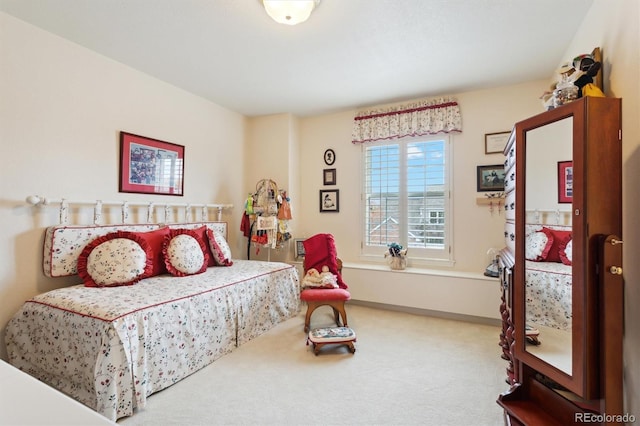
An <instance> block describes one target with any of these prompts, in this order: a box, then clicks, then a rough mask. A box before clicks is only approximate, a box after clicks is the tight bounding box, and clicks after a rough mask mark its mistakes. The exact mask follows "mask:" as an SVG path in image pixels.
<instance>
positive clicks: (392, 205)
mask: <svg viewBox="0 0 640 426" xmlns="http://www.w3.org/2000/svg"><path fill="white" fill-rule="evenodd" d="M365 155H366V159H365V164H366V166H365V168H366V170H365V176H366V186H365V193H366V200H365V205H366V210H367V214H366V217H365V223H366V236H365V241H366V244H367V245H382V246H384V245H386V244H387V241H390V240H391V241H395V240H397V239H398V237H399V228H398V223H399V217H400V212H399V206H400V204H399V203H400V201H399V196H400V152H399V146H398V145H385V146H373V147H367V148H366V151H365Z"/></svg>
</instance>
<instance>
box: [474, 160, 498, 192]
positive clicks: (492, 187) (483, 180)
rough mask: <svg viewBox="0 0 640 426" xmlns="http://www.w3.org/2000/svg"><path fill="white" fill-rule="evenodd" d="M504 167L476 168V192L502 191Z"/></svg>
mask: <svg viewBox="0 0 640 426" xmlns="http://www.w3.org/2000/svg"><path fill="white" fill-rule="evenodd" d="M504 176H505V171H504V165H503V164H496V165H492V166H478V169H477V191H478V192H485V191H504Z"/></svg>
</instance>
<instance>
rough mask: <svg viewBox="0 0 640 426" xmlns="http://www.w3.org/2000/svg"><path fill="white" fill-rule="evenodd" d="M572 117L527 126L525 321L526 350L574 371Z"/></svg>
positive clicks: (566, 371)
mask: <svg viewBox="0 0 640 426" xmlns="http://www.w3.org/2000/svg"><path fill="white" fill-rule="evenodd" d="M572 140H573V117H567V118H564V119H562V120H558V121H556V122H554V123H550V124H547V125H545V126H541V127H538V128H536V129H532V130H528V131H527V145H526V152H525V155H526V164H525V166H526V173H525V182H526V197H525V198H526V199H525V207H524V210H525V217H526V219H525V233H524V236H525V311H524V312H525V326H526V333H528V342H527V343H528V344H527V346H526V350H527V352H529V353H531V354H532V355H535V356H536V357H538V358H540V359H541V360H543V361H545V362H547V363H549V364H550V365H553V366H554V367H556V368H557V369H559V370H560V371H562V372H564V373H566V374H568V375H571V374H572V344H571V340H572V336H571V325H572V320H573V309H572V301H571V294H572V291H571V283H572V271H571V260H572V248H573V244H572V242H571V200H572V198H573V192H572V191H573V161H572V158H573V157H572V151H573V146H572Z"/></svg>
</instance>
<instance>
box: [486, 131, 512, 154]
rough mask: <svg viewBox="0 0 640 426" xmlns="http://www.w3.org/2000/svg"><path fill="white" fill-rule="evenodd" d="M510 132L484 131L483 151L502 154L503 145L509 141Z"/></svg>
mask: <svg viewBox="0 0 640 426" xmlns="http://www.w3.org/2000/svg"><path fill="white" fill-rule="evenodd" d="M509 136H511V132H499V133H485V135H484V153H485V154H498V153H500V154H502V153H503V152H504V148H505V146H507V142H508V141H509Z"/></svg>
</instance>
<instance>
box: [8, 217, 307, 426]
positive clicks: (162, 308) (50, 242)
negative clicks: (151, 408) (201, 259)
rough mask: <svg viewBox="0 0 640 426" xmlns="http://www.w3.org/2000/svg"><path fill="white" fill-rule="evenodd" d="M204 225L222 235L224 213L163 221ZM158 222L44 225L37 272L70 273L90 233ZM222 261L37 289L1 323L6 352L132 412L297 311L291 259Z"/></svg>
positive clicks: (65, 385)
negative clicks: (112, 281) (181, 271)
mask: <svg viewBox="0 0 640 426" xmlns="http://www.w3.org/2000/svg"><path fill="white" fill-rule="evenodd" d="M203 226H204V227H205V228H206V229H210V230H216V231H217V232H218V233H219V234H224V235H226V223H223V222H204V223H189V224H177V225H171V227H172V229H185V228H186V229H191V230H196V229H201V228H202V227H203ZM159 227H160V225H155V224H147V225H120V226H79V227H69V226H57V227H51V228H48V229H47V231H46V236H45V244H44V263H43V264H44V270H45V275H47V276H51V277H56V276H67V275H73V274H77V273H79V269H78V268H79V265H78V261H77V259H78V256H79V253H82V252H83V250H86V248H87V242H89V241H93V240H96V239H98V237H103V236H106V235H111V234H113V233H114V232H120V231H127V232H134V231H135V232H149V231H154V230H157V229H158V228H159ZM185 232H186V231H185ZM230 263H231V265H229V266H208V267H206V269H205V270H204V272H201V273H196V274H190V275H184V276H174V275H171V274H167V273H165V274H160V275H156V276H151V277H145V278H142V279H140V280H139V281H137V282H135V283H134V284H133V285H125V286H102V287H97V288H96V287H87V286H86V285H85V284H79V285H73V286H70V287H64V288H60V289H57V290H53V291H49V292H47V293H44V294H40V295H37V296H35V297H33V298H32V299H30V300H28V301H26V302H25V303H24V305H23V306H22V308H21V309H20V310H19V311H18V312H17V313H16V314H15V315H14V316H13V318H12V319H11V320H10V322H9V323H8V325H7V329H6V338H5V340H6V344H7V352H8V356H9V361H10V363H11V364H13V365H14V366H16V367H18V368H20V369H21V370H23V371H25V372H27V373H29V374H30V375H32V376H34V377H36V378H38V379H40V380H42V381H43V382H45V383H47V384H49V385H51V386H53V387H54V388H57V389H59V390H60V391H62V392H64V393H66V394H68V395H70V396H71V397H73V398H75V399H77V400H78V401H80V402H82V403H84V404H85V405H87V406H89V407H90V408H92V409H94V410H96V411H97V412H99V413H101V414H102V415H104V416H105V417H107V418H109V419H111V420H116V419H118V418H120V417H124V416H129V415H132V414H133V413H134V410H135V409H139V408H143V407H144V406H145V402H146V399H147V397H149V396H150V395H151V394H153V393H154V392H157V391H159V390H162V389H164V388H167V387H168V386H171V385H172V384H174V383H176V382H178V381H179V380H181V379H183V378H185V377H186V376H188V375H190V374H192V373H194V372H195V371H197V370H199V369H201V368H203V367H205V366H206V365H208V364H210V363H211V362H213V361H215V360H216V359H218V358H220V357H222V356H223V355H225V354H228V353H230V352H231V351H233V350H234V348H236V347H238V346H240V345H242V344H243V343H245V342H247V341H249V340H251V339H253V338H255V337H257V336H259V335H261V334H262V333H264V332H266V331H267V330H269V329H271V328H272V327H274V326H275V325H276V324H278V323H280V322H282V321H284V320H286V319H288V318H291V317H293V316H295V315H297V314H298V312H299V309H300V302H299V294H300V293H299V282H298V272H297V269H296V268H295V267H294V266H291V265H289V264H285V263H279V262H262V261H249V260H238V259H234V260H233V261H232V262H230Z"/></svg>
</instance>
